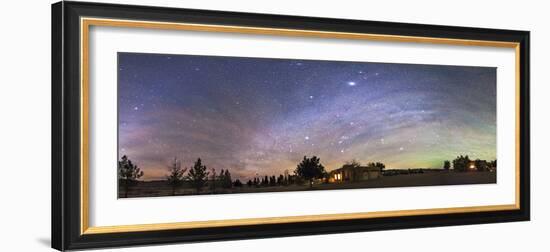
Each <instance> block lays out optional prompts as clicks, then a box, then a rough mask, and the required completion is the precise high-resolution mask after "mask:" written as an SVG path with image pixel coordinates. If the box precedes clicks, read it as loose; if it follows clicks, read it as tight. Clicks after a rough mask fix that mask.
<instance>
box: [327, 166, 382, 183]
mask: <svg viewBox="0 0 550 252" xmlns="http://www.w3.org/2000/svg"><path fill="white" fill-rule="evenodd" d="M381 176H382V169H381V168H380V167H372V166H354V165H344V166H342V168H338V169H336V170H332V171H331V172H330V173H329V179H328V181H329V183H338V182H356V181H365V180H370V179H377V178H379V177H381Z"/></svg>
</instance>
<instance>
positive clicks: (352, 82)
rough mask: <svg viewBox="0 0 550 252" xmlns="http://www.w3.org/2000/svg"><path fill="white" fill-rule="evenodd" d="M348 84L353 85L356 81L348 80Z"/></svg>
mask: <svg viewBox="0 0 550 252" xmlns="http://www.w3.org/2000/svg"><path fill="white" fill-rule="evenodd" d="M348 85H349V86H352V87H353V86H355V85H356V83H355V81H349V82H348Z"/></svg>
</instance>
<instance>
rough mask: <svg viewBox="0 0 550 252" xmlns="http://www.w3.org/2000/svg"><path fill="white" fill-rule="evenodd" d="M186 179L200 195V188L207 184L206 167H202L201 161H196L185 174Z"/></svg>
mask: <svg viewBox="0 0 550 252" xmlns="http://www.w3.org/2000/svg"><path fill="white" fill-rule="evenodd" d="M187 179H188V180H189V182H190V183H191V185H192V186H193V187H194V188H195V189H196V190H197V193H200V191H201V190H202V188H203V187H204V186H205V185H206V184H207V180H208V172H207V171H206V166H204V165H202V161H201V159H200V158H199V159H197V161H196V162H195V164H194V165H193V167H192V168H191V169H190V170H189V172H188V173H187Z"/></svg>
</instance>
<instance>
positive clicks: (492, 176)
mask: <svg viewBox="0 0 550 252" xmlns="http://www.w3.org/2000/svg"><path fill="white" fill-rule="evenodd" d="M491 183H496V173H495V172H453V171H428V172H424V173H417V174H401V175H394V176H383V177H380V178H378V179H372V180H366V181H360V182H344V183H329V184H325V183H319V184H314V185H313V187H312V188H309V186H308V185H305V184H304V185H288V186H267V187H254V186H252V187H248V186H247V185H243V186H242V187H233V188H229V189H223V188H216V190H215V192H214V191H212V190H211V188H208V187H204V188H203V189H202V190H201V192H200V194H214V193H215V194H228V193H258V192H289V191H304V190H331V189H360V188H384V187H409V186H437V185H464V184H491ZM196 194H197V191H196V190H195V189H193V188H191V187H190V186H189V185H187V184H184V185H183V186H181V187H179V188H178V189H177V190H176V193H175V195H196ZM171 195H172V188H171V187H170V186H169V185H168V184H167V183H166V181H139V182H138V183H137V185H134V186H132V187H131V188H130V190H129V191H128V197H129V198H134V197H157V196H171ZM121 197H124V189H123V188H122V187H120V188H119V198H121Z"/></svg>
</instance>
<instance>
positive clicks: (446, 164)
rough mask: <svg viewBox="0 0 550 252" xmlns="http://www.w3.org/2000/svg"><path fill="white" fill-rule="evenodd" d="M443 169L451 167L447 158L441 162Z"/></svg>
mask: <svg viewBox="0 0 550 252" xmlns="http://www.w3.org/2000/svg"><path fill="white" fill-rule="evenodd" d="M443 169H445V170H447V171H448V170H449V169H451V162H450V161H449V160H445V161H444V162H443Z"/></svg>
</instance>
